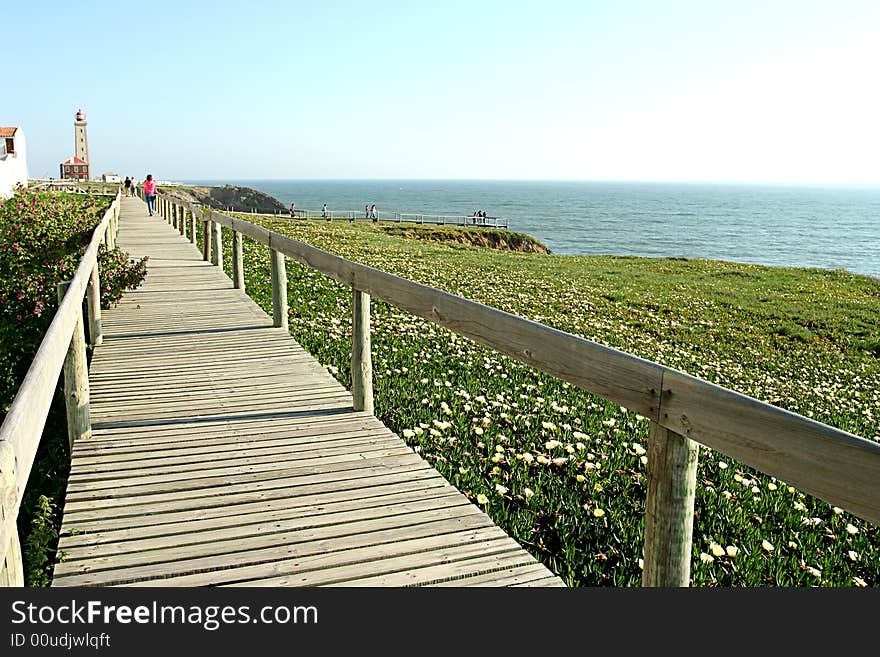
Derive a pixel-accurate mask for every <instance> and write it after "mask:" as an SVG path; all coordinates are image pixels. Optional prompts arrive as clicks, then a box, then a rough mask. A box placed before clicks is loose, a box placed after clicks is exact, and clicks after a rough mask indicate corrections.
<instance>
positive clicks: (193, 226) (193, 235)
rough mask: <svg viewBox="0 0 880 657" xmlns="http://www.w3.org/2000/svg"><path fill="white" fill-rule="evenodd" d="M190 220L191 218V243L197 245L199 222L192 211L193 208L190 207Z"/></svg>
mask: <svg viewBox="0 0 880 657" xmlns="http://www.w3.org/2000/svg"><path fill="white" fill-rule="evenodd" d="M189 218H190V224H191V225H190V229H191V230H190V235H189V241H190V242H192V243H193V244H196V243H197V242H196V221H198V220H197V219H196V213H195V212H193V211H192V207H190V209H189Z"/></svg>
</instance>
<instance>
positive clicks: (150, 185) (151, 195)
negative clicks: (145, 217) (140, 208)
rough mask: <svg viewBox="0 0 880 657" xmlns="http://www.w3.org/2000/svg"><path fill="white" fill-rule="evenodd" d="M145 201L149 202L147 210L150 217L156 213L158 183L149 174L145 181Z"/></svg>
mask: <svg viewBox="0 0 880 657" xmlns="http://www.w3.org/2000/svg"><path fill="white" fill-rule="evenodd" d="M144 200H145V201H146V202H147V210H148V211H149V213H150V216H151V217H152V216H153V213H154V212H155V211H156V181H155V180H153V175H152V174H147V179H146V180H145V181H144Z"/></svg>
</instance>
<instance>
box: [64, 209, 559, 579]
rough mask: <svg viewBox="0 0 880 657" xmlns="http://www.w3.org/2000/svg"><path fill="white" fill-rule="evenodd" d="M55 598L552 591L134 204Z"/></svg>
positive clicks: (78, 462)
mask: <svg viewBox="0 0 880 657" xmlns="http://www.w3.org/2000/svg"><path fill="white" fill-rule="evenodd" d="M120 226H121V227H120V232H119V245H120V247H121V248H123V249H124V250H126V251H128V252H129V253H130V254H131V255H133V256H143V255H149V256H150V261H149V274H148V276H147V280H146V282H145V283H144V285H143V286H142V287H141V288H139V289H138V290H136V291H134V292H131V293H129V294H127V295H126V296H125V298H124V299H123V301H122V302H121V303H120V305H119V306H118V307H117V308H114V309H112V310H110V311H105V312H104V316H103V326H104V344H103V345H102V346H100V347H98V348H97V349H96V351H95V355H94V358H93V360H92V365H91V373H90V384H91V404H92V405H91V412H92V424H93V435H92V437H91V439H88V440H82V441H80V442H79V443H78V444H77V445H76V446H75V448H74V451H73V457H72V464H71V475H70V482H69V485H68V492H67V500H66V504H65V508H64V519H63V526H62V538H61V540H60V543H59V552H62V553H64V554H65V555H66V556H65V557H64V559H63V561H62V562H61V563H59V564H58V565H57V566H56V567H55V577H54V582H53V584H54V586H82V585H102V586H103V585H138V586H145V585H160V586H202V585H257V586H262V585H284V586H314V585H342V586H406V585H440V584H443V585H453V586H468V585H481V586H518V585H528V586H558V585H562V582H561V580H560V579H559V578H557V577H555V576H553V575H552V573H550V571H548V570H547V569H546V568H545V567H544V566H543V565H541V564H539V563H538V562H537V561H536V560H535V559H534V558H533V557H531V556H530V555H529V554H528V553H526V552H525V551H524V550H523V549H522V548H521V547H520V546H519V545H518V544H517V543H516V542H515V541H513V540H512V539H511V538H509V537H508V536H507V535H506V534H505V533H504V532H503V531H502V530H500V529H499V528H497V527H496V526H495V525H494V524H493V523H492V522H491V520H490V519H489V518H488V517H487V516H486V515H485V514H484V513H483V512H482V511H480V510H479V509H478V508H477V507H475V506H474V505H473V504H471V503H470V502H469V501H468V499H467V498H465V497H464V495H462V494H461V493H460V492H458V491H457V490H456V489H455V488H454V487H452V486H451V485H449V484H448V483H447V482H446V480H445V479H443V478H442V477H441V476H440V475H439V474H438V473H437V472H436V471H435V470H434V469H433V468H431V467H430V466H429V465H428V464H427V463H426V462H425V461H424V460H422V459H421V458H420V457H419V456H418V455H417V454H415V453H413V451H412V450H411V449H410V448H409V447H407V446H406V445H405V444H404V442H403V441H402V440H401V439H400V438H399V437H397V436H396V435H395V434H393V433H392V432H391V431H390V430H388V429H387V428H386V427H385V426H384V425H382V424H381V423H380V422H379V421H378V420H377V419H376V418H375V417H373V416H372V415H368V414H365V413H362V412H356V411H353V410H352V399H351V395H350V393H348V392H347V391H346V390H345V389H344V388H343V387H342V386H341V385H340V384H339V383H338V382H337V381H336V380H335V379H333V377H331V376H330V375H329V374H328V373H327V372H326V371H325V370H324V369H323V368H322V367H321V366H320V365H319V364H318V363H317V362H316V361H315V360H314V359H313V358H312V357H311V356H310V355H309V354H307V353H306V352H305V351H304V350H303V349H302V348H301V347H300V346H299V345H298V344H297V343H296V342H295V341H294V340H293V339H292V338H291V336H290V335H288V334H287V333H286V331H284V330H283V329H277V328H272V319H271V318H270V317H269V316H268V315H266V314H265V313H264V312H263V311H262V310H261V309H260V308H259V307H258V306H257V305H256V304H255V303H254V302H253V301H251V300H250V299H249V298H248V297H247V296H245V295H244V294H243V293H241V292H240V291H239V290H236V289H233V287H232V284H231V281H230V280H229V279H228V278H227V277H226V276H225V275H224V274H222V273H221V272H220V271H219V270H218V269H217V268H216V267H213V266H211V265H210V264H208V263H206V262H203V261H202V260H201V256H200V254H198V253H197V251H196V249H195V248H194V247H193V245H191V244H190V243H189V242H188V241H187V240H185V239H184V238H183V237H181V236H180V235H179V234H178V233H177V232H176V231H175V230H174V229H173V228H171V227H170V226H168V224H166V223H165V222H164V221H163V220H162V219H160V218H158V217H152V218H150V217H148V216H147V215H146V211H145V205H144V204H143V203H142V202H141V201H140V200H137V199H123V211H122V218H121V224H120Z"/></svg>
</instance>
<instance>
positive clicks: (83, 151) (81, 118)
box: [73, 110, 89, 164]
mask: <svg viewBox="0 0 880 657" xmlns="http://www.w3.org/2000/svg"><path fill="white" fill-rule="evenodd" d="M73 125H74V135H75V139H76V148H75V150H74V153H75V154H76V157H78V158H79V159H81V160H82V161H83V162H85V163H86V164H88V163H89V138H88V135H86V126H87V125H88V124H87V123H86V115H85V112H83V111H82V110H79V111H78V112H77V113H76V122H75V123H74V124H73Z"/></svg>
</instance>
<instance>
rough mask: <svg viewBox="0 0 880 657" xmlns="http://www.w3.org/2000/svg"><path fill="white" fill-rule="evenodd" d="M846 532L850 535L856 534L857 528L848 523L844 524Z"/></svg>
mask: <svg viewBox="0 0 880 657" xmlns="http://www.w3.org/2000/svg"><path fill="white" fill-rule="evenodd" d="M846 533H847V534H852V535H855V534H858V533H859V528H858V527H856V526H855V525H851V524H848V525H847V526H846Z"/></svg>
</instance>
